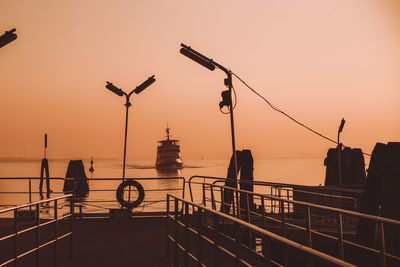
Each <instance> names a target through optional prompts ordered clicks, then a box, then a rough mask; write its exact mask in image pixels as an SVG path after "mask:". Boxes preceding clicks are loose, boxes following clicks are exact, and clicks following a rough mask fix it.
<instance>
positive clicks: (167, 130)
mask: <svg viewBox="0 0 400 267" xmlns="http://www.w3.org/2000/svg"><path fill="white" fill-rule="evenodd" d="M169 130H170V128H169V127H168V124H167V128H166V129H165V131H166V132H167V140H169Z"/></svg>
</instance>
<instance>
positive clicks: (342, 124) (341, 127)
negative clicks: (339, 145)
mask: <svg viewBox="0 0 400 267" xmlns="http://www.w3.org/2000/svg"><path fill="white" fill-rule="evenodd" d="M345 122H346V121H345V120H344V119H342V121H341V122H340V126H339V133H341V132H342V131H343V127H344V123H345Z"/></svg>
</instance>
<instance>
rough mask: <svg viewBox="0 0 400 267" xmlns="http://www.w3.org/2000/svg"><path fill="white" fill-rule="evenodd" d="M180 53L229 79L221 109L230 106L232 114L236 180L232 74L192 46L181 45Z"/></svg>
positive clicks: (235, 158)
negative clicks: (216, 69)
mask: <svg viewBox="0 0 400 267" xmlns="http://www.w3.org/2000/svg"><path fill="white" fill-rule="evenodd" d="M181 47H182V48H181V50H180V53H181V54H183V55H185V56H187V57H188V58H190V59H192V60H193V61H195V62H197V63H199V64H200V65H202V66H203V67H205V68H207V69H209V70H211V71H213V70H214V69H215V68H216V67H217V68H219V69H220V70H222V71H223V72H225V74H226V75H227V78H226V79H225V80H224V84H225V86H226V87H228V91H225V92H226V93H227V94H225V92H222V95H223V101H222V102H221V103H220V108H222V107H223V106H225V105H226V106H228V109H229V114H230V121H231V136H232V153H233V159H234V164H235V167H234V168H235V178H237V174H238V167H237V157H236V145H235V127H234V120H233V105H232V72H231V71H230V70H228V69H227V68H225V67H224V66H222V65H220V64H218V63H217V62H215V61H214V60H212V59H210V58H208V57H206V56H204V55H202V54H201V53H199V52H197V51H196V50H194V49H192V48H191V47H190V46H187V45H185V44H181Z"/></svg>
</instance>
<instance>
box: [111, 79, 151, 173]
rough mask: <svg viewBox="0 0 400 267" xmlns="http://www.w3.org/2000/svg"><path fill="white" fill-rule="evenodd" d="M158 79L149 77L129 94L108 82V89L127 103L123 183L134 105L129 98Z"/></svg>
mask: <svg viewBox="0 0 400 267" xmlns="http://www.w3.org/2000/svg"><path fill="white" fill-rule="evenodd" d="M155 81H156V79H155V78H154V75H153V76H151V77H149V78H148V79H147V80H146V81H144V82H143V83H142V84H141V85H139V86H137V87H136V88H135V89H134V90H132V91H131V92H130V93H129V94H127V93H125V92H124V91H122V89H120V88H118V87H116V86H115V85H113V84H112V83H110V82H107V85H106V88H107V89H108V90H110V91H111V92H113V93H114V94H116V95H119V96H123V95H124V96H125V99H126V102H125V107H126V116H125V141H124V161H123V167H122V168H123V169H122V181H125V162H126V140H127V136H128V110H129V107H130V106H131V105H132V104H131V103H130V102H129V98H130V96H131V95H132V93H135V94H139V93H140V92H142V91H143V90H144V89H146V88H147V87H149V86H150V85H151V84H152V83H154V82H155Z"/></svg>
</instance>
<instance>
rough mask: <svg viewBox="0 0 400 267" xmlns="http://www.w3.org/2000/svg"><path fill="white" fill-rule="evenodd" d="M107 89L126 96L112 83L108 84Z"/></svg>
mask: <svg viewBox="0 0 400 267" xmlns="http://www.w3.org/2000/svg"><path fill="white" fill-rule="evenodd" d="M106 88H107V89H108V90H110V91H111V92H113V93H115V94H117V95H119V96H123V95H124V92H123V91H122V90H121V89H119V88H118V87H116V86H114V85H113V84H112V83H110V82H107V85H106Z"/></svg>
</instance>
